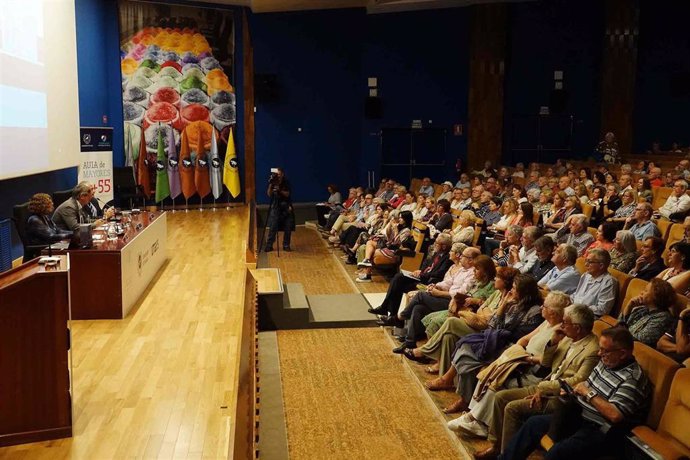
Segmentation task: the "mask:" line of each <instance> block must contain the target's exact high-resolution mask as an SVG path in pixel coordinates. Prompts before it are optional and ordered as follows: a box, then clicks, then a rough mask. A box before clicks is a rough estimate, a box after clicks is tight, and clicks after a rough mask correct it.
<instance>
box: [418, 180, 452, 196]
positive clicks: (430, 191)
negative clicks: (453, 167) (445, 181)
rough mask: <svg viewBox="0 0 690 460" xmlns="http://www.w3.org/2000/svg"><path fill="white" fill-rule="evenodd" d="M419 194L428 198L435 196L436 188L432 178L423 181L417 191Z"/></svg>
mask: <svg viewBox="0 0 690 460" xmlns="http://www.w3.org/2000/svg"><path fill="white" fill-rule="evenodd" d="M451 185H452V184H451ZM417 193H423V194H425V195H426V196H434V186H433V185H432V184H431V178H429V177H425V178H424V179H422V185H421V187H419V190H417Z"/></svg>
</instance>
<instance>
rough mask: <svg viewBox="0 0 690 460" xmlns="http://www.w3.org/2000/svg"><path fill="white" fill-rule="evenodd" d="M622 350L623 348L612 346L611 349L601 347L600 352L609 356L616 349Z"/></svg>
mask: <svg viewBox="0 0 690 460" xmlns="http://www.w3.org/2000/svg"><path fill="white" fill-rule="evenodd" d="M621 350H622V348H612V349H610V350H604V349H603V348H599V354H600V355H602V356H608V355H610V354H611V353H614V352H616V351H621Z"/></svg>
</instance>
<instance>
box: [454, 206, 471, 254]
mask: <svg viewBox="0 0 690 460" xmlns="http://www.w3.org/2000/svg"><path fill="white" fill-rule="evenodd" d="M475 219H476V217H475V215H474V213H473V212H472V211H470V210H465V211H462V212H461V213H460V216H459V217H458V225H457V227H455V228H454V229H453V230H452V231H451V233H452V235H453V243H465V244H467V245H471V244H472V240H473V239H474V222H475Z"/></svg>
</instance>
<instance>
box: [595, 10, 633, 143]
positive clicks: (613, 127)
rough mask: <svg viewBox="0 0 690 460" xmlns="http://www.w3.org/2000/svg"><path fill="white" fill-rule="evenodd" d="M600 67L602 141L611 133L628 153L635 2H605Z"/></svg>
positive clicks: (631, 137) (631, 116)
mask: <svg viewBox="0 0 690 460" xmlns="http://www.w3.org/2000/svg"><path fill="white" fill-rule="evenodd" d="M605 9H606V13H605V14H606V32H605V34H604V45H603V47H604V49H603V52H602V65H601V137H602V138H603V135H604V134H605V133H606V132H608V131H612V132H613V133H614V134H615V135H616V138H617V140H618V146H619V148H620V152H621V153H622V154H628V153H631V149H632V139H633V112H634V108H635V80H636V78H635V77H636V74H637V48H638V36H639V30H638V25H639V15H640V8H639V4H638V1H637V0H607V1H606V6H605Z"/></svg>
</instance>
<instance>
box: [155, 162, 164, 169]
mask: <svg viewBox="0 0 690 460" xmlns="http://www.w3.org/2000/svg"><path fill="white" fill-rule="evenodd" d="M164 169H165V164H163V161H162V160H158V161H156V171H163V170H164Z"/></svg>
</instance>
